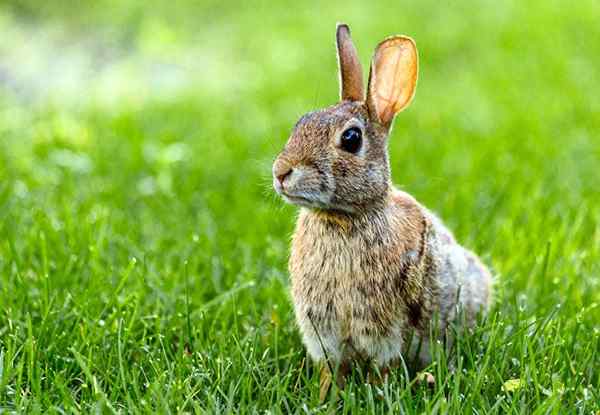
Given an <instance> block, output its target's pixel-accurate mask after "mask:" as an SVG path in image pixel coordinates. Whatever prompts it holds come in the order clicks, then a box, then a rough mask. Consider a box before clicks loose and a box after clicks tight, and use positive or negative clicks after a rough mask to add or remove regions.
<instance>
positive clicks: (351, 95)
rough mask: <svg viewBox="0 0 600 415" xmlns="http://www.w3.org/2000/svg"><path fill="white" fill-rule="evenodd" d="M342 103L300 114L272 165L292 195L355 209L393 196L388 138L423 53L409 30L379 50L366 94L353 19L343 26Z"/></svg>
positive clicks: (326, 206)
mask: <svg viewBox="0 0 600 415" xmlns="http://www.w3.org/2000/svg"><path fill="white" fill-rule="evenodd" d="M336 40H337V42H336V43H337V56H338V63H339V72H340V102H339V103H338V104H336V105H333V106H331V107H329V108H325V109H322V110H317V111H314V112H309V113H308V114H305V115H304V116H302V117H301V118H300V120H299V121H298V122H297V123H296V125H295V127H294V130H293V132H292V134H291V136H290V138H289V140H288V142H287V144H286V146H285V148H284V149H283V151H282V152H281V153H280V154H279V156H278V157H277V159H276V160H275V163H274V164H273V186H274V187H275V190H276V191H277V193H279V194H280V195H281V196H282V197H283V198H284V199H285V200H286V201H287V202H289V203H292V204H296V205H300V206H305V207H310V208H316V209H323V210H334V211H342V212H346V213H355V212H360V211H365V210H368V209H369V208H370V207H373V206H377V205H380V204H382V203H384V202H385V200H387V195H388V191H389V189H390V186H391V185H390V168H389V163H388V154H387V137H388V134H389V131H390V128H391V125H392V121H393V120H394V116H395V115H396V114H397V113H398V112H400V111H402V110H403V109H404V108H406V107H407V106H408V104H409V103H410V101H411V99H412V97H413V95H414V92H415V87H416V83H417V72H418V71H417V68H418V57H417V49H416V46H415V43H414V41H413V40H412V39H411V38H409V37H406V36H393V37H390V38H387V39H385V40H384V41H383V42H381V43H380V44H379V45H378V46H377V48H376V49H375V54H374V56H373V60H372V63H371V70H370V74H369V81H368V86H367V91H366V96H365V91H364V87H363V75H362V67H361V65H360V61H359V59H358V55H357V52H356V49H355V47H354V45H353V43H352V39H351V38H350V30H349V28H348V26H347V25H345V24H339V25H338V26H337V32H336Z"/></svg>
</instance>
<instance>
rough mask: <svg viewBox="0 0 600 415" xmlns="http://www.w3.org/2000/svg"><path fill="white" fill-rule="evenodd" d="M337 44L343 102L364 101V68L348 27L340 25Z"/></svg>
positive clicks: (337, 32)
mask: <svg viewBox="0 0 600 415" xmlns="http://www.w3.org/2000/svg"><path fill="white" fill-rule="evenodd" d="M336 43H337V52H338V65H339V68H340V97H341V99H342V101H343V100H349V101H362V100H363V99H364V96H365V92H364V87H363V76H362V66H361V65H360V61H359V60H358V54H357V53H356V48H355V47H354V43H352V38H351V37H350V28H349V27H348V25H346V24H343V23H338V25H337V31H336Z"/></svg>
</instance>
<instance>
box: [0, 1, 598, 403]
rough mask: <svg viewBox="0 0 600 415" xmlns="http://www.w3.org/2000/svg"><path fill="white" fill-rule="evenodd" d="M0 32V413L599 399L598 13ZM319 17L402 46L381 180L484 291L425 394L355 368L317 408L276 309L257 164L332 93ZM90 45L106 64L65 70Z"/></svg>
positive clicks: (227, 10) (113, 16) (162, 15)
mask: <svg viewBox="0 0 600 415" xmlns="http://www.w3.org/2000/svg"><path fill="white" fill-rule="evenodd" d="M104 6H106V5H104ZM113 6H114V5H113ZM0 17H1V18H0V28H2V30H3V31H4V33H7V34H10V36H8V35H7V36H0V51H1V52H2V53H4V54H5V56H11V57H12V58H14V61H11V62H14V65H13V64H9V63H8V61H5V63H4V64H0V74H2V75H0V412H4V411H6V412H12V411H14V412H23V413H38V412H50V413H63V412H65V413H78V412H99V413H111V412H149V413H152V412H162V413H181V412H265V411H270V412H309V413H313V412H327V411H331V410H336V409H337V410H338V411H339V412H341V413H357V412H359V411H369V412H375V413H382V412H388V411H392V412H398V413H408V414H416V413H423V412H425V413H446V412H451V413H540V414H541V413H555V414H559V413H582V414H584V413H585V414H588V413H597V412H598V411H599V410H600V324H599V321H600V306H599V304H600V192H599V191H598V183H600V168H599V166H600V138H599V137H598V131H600V118H598V114H600V98H599V97H600V78H599V74H598V71H597V68H598V66H600V40H599V39H600V36H599V35H600V26H598V25H597V24H596V23H597V21H598V19H599V18H600V7H599V6H598V3H596V2H593V1H591V0H590V1H582V2H572V3H570V4H569V7H568V8H567V7H564V5H563V4H562V3H559V2H547V1H533V2H529V3H528V4H527V5H523V4H521V3H520V2H517V1H508V2H500V3H498V2H491V1H484V2H481V3H477V4H473V3H467V2H459V3H452V4H445V3H444V4H442V3H438V2H434V1H425V2H418V3H417V2H415V3H409V4H402V5H401V4H398V3H397V2H387V3H386V4H378V5H374V4H373V5H369V8H367V7H366V6H365V5H361V4H359V3H351V4H346V2H330V3H327V5H324V4H319V5H317V4H316V3H314V4H306V5H305V6H304V7H302V8H292V7H290V6H286V5H282V4H281V5H279V4H272V3H267V2H263V3H258V4H256V5H254V6H253V7H244V8H236V7H235V6H233V5H232V4H228V3H216V2H212V3H211V2H206V3H202V4H187V3H185V4H184V3H181V2H177V3H175V2H168V3H167V2H165V3H161V4H158V5H156V6H154V7H152V8H150V7H146V6H143V7H142V6H141V3H140V4H139V5H138V3H137V2H135V3H134V2H122V3H120V4H119V5H118V6H114V7H103V4H102V3H101V4H100V5H98V6H97V7H92V6H91V3H90V4H87V3H85V2H84V3H79V4H78V5H76V6H68V5H66V4H65V5H63V4H60V3H54V4H52V5H51V6H43V7H41V6H40V7H38V4H37V2H31V1H29V2H28V1H25V2H19V3H16V2H8V3H6V4H5V5H4V6H2V8H0ZM338 20H340V21H341V20H343V21H347V22H348V23H350V24H351V26H352V28H353V34H354V37H355V39H356V43H357V46H358V48H359V52H360V55H361V58H362V59H363V62H364V63H365V64H366V62H367V61H368V59H369V56H370V53H371V51H372V48H373V47H374V45H375V44H376V42H378V41H379V40H380V39H381V38H383V37H384V36H386V35H389V34H393V33H398V32H402V33H406V34H410V35H411V36H413V37H414V38H415V39H416V41H417V44H418V46H419V48H420V54H421V76H420V83H419V87H418V89H417V95H416V100H415V101H414V103H413V105H412V106H411V108H410V109H409V110H407V111H406V112H404V113H402V114H401V115H400V116H399V117H398V119H397V120H396V123H395V127H394V130H393V134H392V137H391V139H390V151H391V161H392V169H393V177H394V180H395V182H396V183H397V184H398V185H399V186H400V187H402V188H403V189H405V190H407V191H408V192H410V193H412V194H413V195H414V196H415V197H417V199H419V200H420V201H421V202H423V203H424V204H425V205H426V206H428V207H430V208H431V209H433V210H434V211H436V212H438V213H439V214H440V215H441V216H442V217H443V218H444V220H445V221H446V223H447V224H448V225H449V226H450V227H451V228H452V229H453V230H454V231H455V233H456V235H457V237H458V239H459V240H460V241H461V242H462V243H464V244H465V245H466V246H468V247H470V248H472V249H474V250H476V251H477V252H478V253H480V254H481V255H482V257H483V258H484V260H485V262H486V263H488V264H490V266H491V267H492V268H493V269H494V273H495V275H496V276H497V287H496V301H495V305H494V307H493V311H492V312H491V314H490V315H489V317H488V319H487V320H486V321H485V322H483V323H482V325H481V326H479V327H478V328H477V329H475V330H473V332H472V333H468V334H466V335H464V336H461V337H460V338H459V341H458V342H457V345H456V348H455V349H453V350H451V351H450V352H448V353H446V352H445V351H444V350H443V348H441V347H439V345H436V347H434V350H435V355H436V359H435V363H434V364H433V365H432V366H431V367H430V368H428V370H429V371H430V372H432V373H433V374H434V375H435V377H436V379H437V384H436V386H435V387H434V388H427V387H425V386H421V385H418V384H416V383H415V381H414V377H413V376H412V375H413V374H410V376H406V374H405V372H404V371H403V370H398V371H397V372H395V373H394V374H393V376H392V380H391V382H390V383H389V384H388V385H387V386H385V387H384V388H383V389H382V390H381V391H379V390H377V389H376V388H375V387H373V386H370V385H366V384H364V382H362V381H361V376H360V374H356V376H355V377H354V378H353V381H352V382H350V383H349V385H348V387H347V389H346V390H345V391H343V392H341V393H340V396H339V398H340V399H339V400H338V401H336V400H335V399H334V398H332V399H331V400H330V401H328V402H325V403H324V404H320V403H319V400H318V395H319V393H318V373H316V372H317V371H316V370H315V368H314V367H313V366H312V365H311V364H310V362H308V361H307V360H308V359H307V356H306V353H305V351H304V349H303V346H302V344H301V341H300V338H299V335H298V332H297V329H296V327H295V324H294V321H293V315H292V309H291V306H290V301H289V297H288V279H287V278H288V277H287V271H286V260H287V255H288V241H289V236H290V234H291V232H292V230H293V225H294V217H295V211H294V209H293V208H292V207H289V206H284V205H283V203H282V202H281V201H280V200H278V199H277V198H276V197H275V196H274V195H273V192H272V191H271V189H270V187H269V183H270V178H269V174H270V164H271V161H272V160H273V158H274V156H275V155H276V153H277V152H278V151H279V150H280V148H281V147H282V146H283V144H284V142H285V140H286V137H287V134H288V133H289V131H290V129H291V126H292V125H293V123H294V122H295V120H296V119H297V118H298V116H299V115H301V114H302V113H303V112H306V111H308V110H311V109H314V108H317V107H320V106H325V105H329V104H331V103H333V102H334V101H335V99H336V98H337V85H336V72H335V70H336V62H335V56H334V47H333V30H334V27H335V22H336V21H338ZM90 28H93V30H90ZM44 30H45V32H44ZM40 33H41V34H40ZM36 36H37V37H36ZM23 39H25V40H26V41H23V42H20V40H23ZM35 42H38V43H35ZM52 42H54V43H52ZM16 45H22V46H19V47H17V46H16ZM36 45H37V46H36ZM52 45H54V48H50V49H49V46H52ZM36 47H37V48H38V49H36ZM103 48H108V50H109V52H108V53H106V55H105V56H106V58H105V59H106V60H107V62H109V63H110V65H109V64H108V63H105V62H104V61H101V62H100V63H97V64H96V63H92V64H90V65H89V67H88V66H85V64H82V63H81V62H87V61H85V60H81V59H79V60H78V59H76V58H78V57H81V56H84V57H85V56H88V57H89V56H90V55H94V53H95V52H98V51H100V50H104V49H103ZM48 50H50V51H52V53H49V52H48ZM38 52H39V53H38ZM27 53H30V54H31V55H27ZM32 56H36V57H37V59H38V60H35V59H32ZM44 56H46V57H47V60H46V61H44V60H43V59H42V58H43V57H44ZM94 56H95V55H94ZM103 56H104V55H103ZM18 59H20V60H18ZM77 65H79V66H77ZM82 65H83V66H82ZM157 65H158V68H159V70H158V78H156V75H155V74H154V72H152V70H153V69H152V68H155V67H156V66H157ZM90 67H91V68H92V69H91V70H92V72H91V73H92V75H91V76H86V74H88V72H85V70H90ZM73 68H75V69H77V68H82V71H83V72H81V73H75V69H73ZM21 69H22V70H21ZM82 73H83V75H82ZM153 74H154V75H153ZM164 74H167V75H169V76H172V79H173V82H171V83H168V85H166V86H165V85H164V84H161V83H160V82H154V81H156V79H159V80H161V79H162V78H161V76H162V75H164ZM170 79H171V78H170ZM65 80H66V81H70V82H71V84H68V85H71V88H70V89H69V88H67V87H66V86H65V85H67V83H65V82H63V81H65ZM73 82H75V84H72V83H73ZM449 366H454V367H455V370H453V371H452V370H449V369H448V367H449Z"/></svg>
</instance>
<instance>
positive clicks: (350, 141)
mask: <svg viewBox="0 0 600 415" xmlns="http://www.w3.org/2000/svg"><path fill="white" fill-rule="evenodd" d="M361 144H362V131H360V128H358V127H352V128H348V129H347V130H345V131H344V132H343V133H342V137H341V140H340V147H342V149H343V150H345V151H347V152H348V153H353V154H354V153H356V152H357V151H358V150H360V145H361Z"/></svg>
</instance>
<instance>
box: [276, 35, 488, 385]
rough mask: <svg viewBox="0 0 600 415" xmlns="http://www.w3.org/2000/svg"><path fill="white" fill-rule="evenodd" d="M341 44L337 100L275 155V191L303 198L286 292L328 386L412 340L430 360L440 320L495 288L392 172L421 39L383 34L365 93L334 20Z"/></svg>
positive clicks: (308, 119)
mask: <svg viewBox="0 0 600 415" xmlns="http://www.w3.org/2000/svg"><path fill="white" fill-rule="evenodd" d="M336 44H337V57H338V66H339V74H340V102H339V103H337V104H335V105H333V106H330V107H328V108H325V109H321V110H317V111H313V112H309V113H307V114H305V115H304V116H302V117H301V118H300V120H299V121H298V122H297V123H296V125H295V127H294V129H293V131H292V133H291V136H290V138H289V140H288V142H287V144H286V145H285V147H284V149H283V150H282V152H281V153H280V154H279V155H278V156H277V158H276V160H275V161H274V164H273V186H274V188H275V191H276V192H277V193H278V194H279V195H280V196H281V197H282V198H283V199H284V200H285V201H286V202H288V203H291V204H293V205H297V206H299V207H300V212H299V215H298V218H297V224H296V228H295V231H294V235H293V238H292V243H291V253H290V258H289V272H290V277H291V295H292V299H293V304H294V312H295V316H296V320H297V323H298V326H299V328H300V331H301V333H302V338H303V343H304V344H305V346H306V349H307V351H308V354H309V355H310V356H311V358H312V359H313V360H314V361H315V362H318V363H320V364H321V367H322V378H321V393H323V390H324V389H326V388H327V387H328V385H329V383H330V382H331V377H332V370H333V368H338V369H337V370H338V383H340V384H341V385H342V386H343V381H344V377H345V376H346V374H347V373H348V371H349V370H350V368H351V367H352V366H351V365H352V363H353V362H371V363H370V364H371V365H375V367H377V368H378V369H379V371H380V372H379V373H380V374H382V373H383V374H387V373H389V369H390V368H392V367H394V366H395V365H397V364H398V363H399V362H400V361H401V359H402V358H403V353H406V350H408V349H409V348H410V346H411V344H409V343H411V342H410V339H412V343H414V342H415V340H416V341H418V342H419V344H420V351H419V354H418V360H419V361H421V362H422V363H423V364H425V363H427V362H428V361H430V359H431V357H430V356H428V354H429V351H428V345H429V341H430V339H429V336H430V333H432V332H433V331H432V330H431V329H432V327H433V326H432V325H433V322H434V321H437V325H438V327H439V328H440V329H442V330H438V331H440V332H443V329H445V328H447V327H448V325H449V324H450V323H451V322H452V321H453V320H454V319H456V318H457V317H458V316H457V314H458V313H459V310H462V311H461V318H462V319H463V321H465V322H466V325H467V326H472V325H474V324H475V323H476V321H477V316H478V314H485V313H486V312H487V311H488V309H489V306H490V298H491V292H492V276H491V273H490V271H489V270H488V268H487V267H486V266H485V265H484V264H483V263H482V262H481V261H480V260H479V258H478V257H477V256H476V255H475V254H474V253H473V252H471V251H469V250H467V249H465V248H463V247H462V246H460V245H459V244H458V243H457V242H456V240H455V239H454V236H453V235H452V233H451V232H450V231H449V230H448V229H447V228H446V227H445V226H444V224H443V223H442V222H441V220H439V219H438V218H437V217H436V216H435V215H434V214H433V213H431V212H430V211H429V210H427V209H426V208H425V207H423V206H422V205H421V204H419V202H417V201H416V200H415V199H414V198H413V197H412V196H410V195H409V194H407V193H405V192H403V191H401V190H398V189H396V188H395V187H394V186H393V184H392V183H391V180H390V163H389V157H388V150H387V140H388V136H389V134H390V130H391V127H392V122H393V120H394V117H395V115H396V114H397V113H399V112H400V111H402V110H403V109H405V108H406V107H407V106H408V105H409V103H410V102H411V100H412V98H413V96H414V94H415V88H416V84H417V72H418V55H417V48H416V45H415V42H414V41H413V39H411V38H410V37H407V36H393V37H389V38H386V39H385V40H383V41H382V42H381V43H379V45H378V46H377V47H376V49H375V53H374V56H373V58H372V63H371V69H370V74H369V79H368V84H367V90H366V95H365V91H364V86H363V75H362V68H361V64H360V61H359V59H358V55H357V52H356V49H355V47H354V45H353V42H352V39H351V37H350V29H349V27H348V26H347V25H346V24H338V25H337V30H336ZM434 317H435V318H434ZM440 336H441V334H440Z"/></svg>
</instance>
